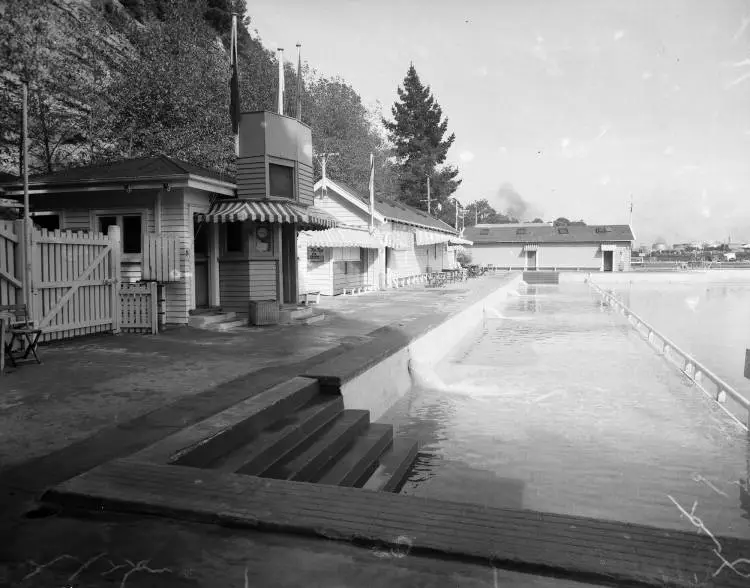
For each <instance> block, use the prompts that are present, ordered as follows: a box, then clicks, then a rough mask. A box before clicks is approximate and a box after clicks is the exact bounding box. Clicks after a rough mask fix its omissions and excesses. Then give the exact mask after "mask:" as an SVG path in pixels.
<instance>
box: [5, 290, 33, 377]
mask: <svg viewBox="0 0 750 588" xmlns="http://www.w3.org/2000/svg"><path fill="white" fill-rule="evenodd" d="M3 311H5V312H9V313H11V314H12V315H13V316H14V318H13V319H11V322H10V329H9V330H10V341H8V343H6V344H5V354H6V355H7V357H8V359H9V360H10V364H11V365H12V366H13V367H16V366H17V365H18V361H19V360H20V361H31V358H30V357H29V354H32V355H33V356H34V359H35V360H36V362H37V363H42V360H41V359H39V355H37V352H36V350H37V345H38V344H39V337H41V336H42V329H40V328H37V327H35V326H34V322H33V321H31V320H29V313H28V310H27V308H26V305H25V304H16V305H10V306H0V312H3ZM16 341H18V342H19V343H20V344H21V349H20V350H19V351H14V350H13V345H14V344H15V342H16ZM21 354H23V355H21Z"/></svg>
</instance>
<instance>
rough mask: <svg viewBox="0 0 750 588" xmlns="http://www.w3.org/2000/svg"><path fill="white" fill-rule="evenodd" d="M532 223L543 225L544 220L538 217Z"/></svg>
mask: <svg viewBox="0 0 750 588" xmlns="http://www.w3.org/2000/svg"><path fill="white" fill-rule="evenodd" d="M531 222H532V223H543V222H544V221H543V220H542V219H540V218H539V217H536V218H535V219H534V220H533V221H531Z"/></svg>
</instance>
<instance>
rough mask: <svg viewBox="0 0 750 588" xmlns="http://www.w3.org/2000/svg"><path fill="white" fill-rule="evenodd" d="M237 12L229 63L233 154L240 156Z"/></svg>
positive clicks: (233, 23)
mask: <svg viewBox="0 0 750 588" xmlns="http://www.w3.org/2000/svg"><path fill="white" fill-rule="evenodd" d="M237 44H238V35H237V13H236V12H233V13H232V41H231V47H230V49H229V51H230V64H231V67H232V78H231V80H230V82H229V84H230V89H229V92H230V98H229V100H230V106H229V108H230V110H231V116H232V131H233V132H234V154H235V156H236V157H239V156H240V86H239V84H240V79H239V69H240V68H239V63H238V62H237Z"/></svg>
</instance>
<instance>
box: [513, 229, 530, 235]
mask: <svg viewBox="0 0 750 588" xmlns="http://www.w3.org/2000/svg"><path fill="white" fill-rule="evenodd" d="M526 233H528V231H527V230H526V229H524V228H521V229H516V235H525V234H526Z"/></svg>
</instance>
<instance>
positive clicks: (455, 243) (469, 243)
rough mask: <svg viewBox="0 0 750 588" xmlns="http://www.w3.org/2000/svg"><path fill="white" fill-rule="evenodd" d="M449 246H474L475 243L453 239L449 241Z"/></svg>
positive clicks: (457, 238) (458, 238)
mask: <svg viewBox="0 0 750 588" xmlns="http://www.w3.org/2000/svg"><path fill="white" fill-rule="evenodd" d="M448 245H474V243H473V242H472V241H469V240H468V239H463V238H461V237H451V238H450V239H449V240H448Z"/></svg>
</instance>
